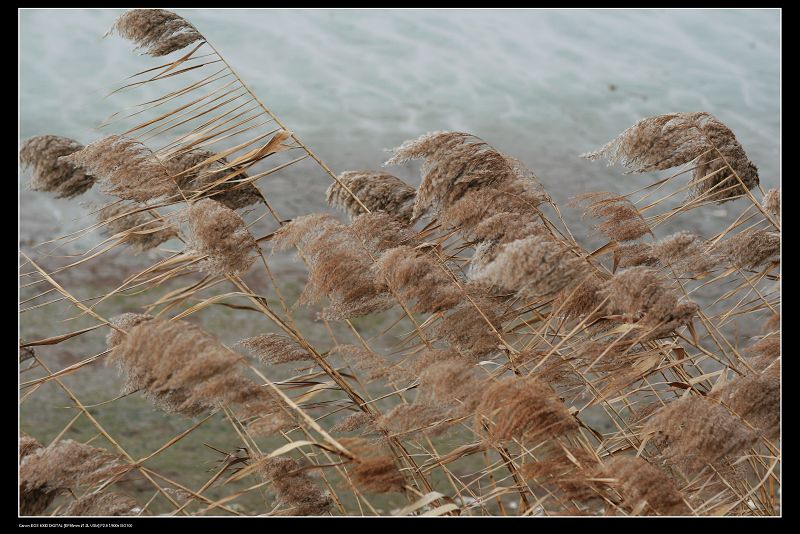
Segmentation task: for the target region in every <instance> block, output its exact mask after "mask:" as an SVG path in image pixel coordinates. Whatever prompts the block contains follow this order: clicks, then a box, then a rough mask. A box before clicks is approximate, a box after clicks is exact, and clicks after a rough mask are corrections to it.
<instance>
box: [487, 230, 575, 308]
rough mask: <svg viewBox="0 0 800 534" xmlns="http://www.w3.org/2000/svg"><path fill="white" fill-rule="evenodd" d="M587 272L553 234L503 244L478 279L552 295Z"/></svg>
mask: <svg viewBox="0 0 800 534" xmlns="http://www.w3.org/2000/svg"><path fill="white" fill-rule="evenodd" d="M585 273H586V266H585V264H584V263H583V261H582V260H581V258H580V257H578V256H576V255H575V254H573V253H572V252H571V251H570V249H568V248H567V247H565V246H564V245H563V244H561V243H560V242H557V241H555V240H554V239H552V238H550V237H545V236H532V237H526V238H525V239H518V240H517V241H512V242H511V243H508V244H506V245H503V246H502V247H501V249H500V251H499V252H498V253H497V256H496V257H495V258H494V260H492V261H491V262H489V263H488V264H487V265H486V266H485V267H483V268H482V269H480V270H479V271H478V272H477V273H476V274H475V279H476V280H478V281H485V282H488V283H491V284H494V285H496V286H498V287H500V288H502V289H506V290H510V291H516V292H517V293H519V294H520V295H525V296H529V297H542V296H547V295H552V294H554V293H556V292H558V291H559V290H561V289H563V288H564V287H565V286H569V285H570V284H574V283H576V282H577V281H578V280H579V279H580V278H581V277H582V276H584V275H585Z"/></svg>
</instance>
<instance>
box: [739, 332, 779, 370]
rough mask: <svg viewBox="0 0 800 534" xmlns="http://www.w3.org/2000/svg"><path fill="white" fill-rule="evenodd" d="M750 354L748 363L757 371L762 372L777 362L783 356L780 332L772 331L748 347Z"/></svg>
mask: <svg viewBox="0 0 800 534" xmlns="http://www.w3.org/2000/svg"><path fill="white" fill-rule="evenodd" d="M747 352H748V353H749V354H750V356H749V357H748V358H747V361H748V363H749V364H750V366H751V367H753V368H754V369H755V370H756V371H758V372H761V371H764V370H765V369H767V368H768V367H770V366H771V365H772V364H773V363H775V362H777V361H778V360H779V358H780V357H781V339H780V334H779V332H777V333H776V332H772V333H769V334H767V335H766V336H764V337H762V338H761V339H759V340H758V341H756V342H755V343H753V344H752V345H750V346H749V347H748V348H747Z"/></svg>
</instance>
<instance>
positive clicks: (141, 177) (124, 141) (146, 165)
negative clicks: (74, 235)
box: [59, 135, 178, 202]
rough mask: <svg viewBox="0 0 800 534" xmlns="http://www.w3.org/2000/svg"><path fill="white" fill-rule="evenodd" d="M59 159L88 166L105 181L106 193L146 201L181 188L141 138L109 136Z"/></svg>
mask: <svg viewBox="0 0 800 534" xmlns="http://www.w3.org/2000/svg"><path fill="white" fill-rule="evenodd" d="M59 161H63V162H65V163H68V164H70V165H76V166H80V167H83V168H84V169H86V172H89V173H91V174H93V175H94V176H96V177H97V179H98V180H100V181H101V186H102V189H103V192H104V193H107V194H109V195H113V196H115V197H119V198H121V199H123V200H133V201H135V202H145V201H147V200H152V199H155V198H159V197H163V196H165V195H175V194H177V193H178V187H177V186H176V185H175V182H174V181H173V180H172V178H171V177H170V175H169V173H168V172H167V169H166V168H165V167H164V166H163V165H162V164H161V163H160V162H159V161H158V159H156V157H155V156H154V155H153V152H152V151H151V150H150V149H149V148H147V147H146V146H144V145H143V144H142V143H140V142H139V141H136V140H134V139H130V138H128V137H124V136H121V135H109V136H108V137H104V138H103V139H100V140H98V141H95V142H94V143H91V144H89V145H87V146H86V147H84V148H83V149H81V150H79V151H77V152H73V153H72V154H70V155H68V156H62V157H61V158H60V159H59Z"/></svg>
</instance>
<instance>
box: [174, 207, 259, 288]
mask: <svg viewBox="0 0 800 534" xmlns="http://www.w3.org/2000/svg"><path fill="white" fill-rule="evenodd" d="M189 228H190V236H189V242H188V244H187V245H188V250H189V251H191V252H195V253H198V254H201V255H204V256H207V257H206V258H205V259H203V260H202V262H201V269H202V270H204V271H207V272H210V273H214V274H217V275H220V276H222V275H228V274H234V275H237V274H243V273H245V272H247V271H248V270H249V269H250V267H252V266H253V263H254V262H255V261H256V257H257V255H258V244H257V243H256V240H255V238H254V237H253V234H251V233H250V229H249V228H247V225H246V224H245V222H244V220H242V218H241V217H240V216H239V214H237V213H236V212H235V211H233V210H232V209H230V208H226V207H225V206H223V205H222V204H220V203H219V202H216V201H214V200H211V199H208V198H204V199H202V200H199V201H197V202H195V203H194V204H192V205H191V206H190V207H189Z"/></svg>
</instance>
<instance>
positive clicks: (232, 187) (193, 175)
mask: <svg viewBox="0 0 800 534" xmlns="http://www.w3.org/2000/svg"><path fill="white" fill-rule="evenodd" d="M214 156H215V153H214V152H211V151H209V150H205V149H201V148H195V149H192V150H189V151H187V152H180V153H178V154H175V155H173V156H170V157H169V158H166V159H163V160H162V161H161V163H162V164H163V165H164V167H166V169H167V171H168V172H169V174H170V175H171V176H172V177H173V178H174V180H175V182H176V183H177V184H178V187H180V188H181V189H183V190H185V191H191V192H192V194H194V193H200V192H203V193H204V196H208V197H210V198H211V199H212V200H216V201H217V202H219V203H220V204H222V205H223V206H225V207H227V208H230V209H232V210H235V209H241V208H246V207H247V206H250V205H252V204H256V203H258V202H263V201H264V197H263V196H262V195H261V192H260V191H259V190H258V188H257V187H256V186H255V185H253V184H252V183H247V184H242V183H237V182H233V181H232V180H243V179H245V178H247V173H246V172H245V171H244V170H243V169H242V167H240V166H236V165H234V166H233V167H230V166H229V164H228V160H227V159H226V158H224V157H219V158H218V159H216V160H213V161H211V162H209V163H205V164H203V165H201V164H202V163H203V162H206V161H207V160H209V159H210V158H212V157H214ZM228 176H230V177H229V178H228V179H227V180H226V181H225V182H222V183H220V184H216V185H214V184H215V182H217V181H218V180H221V179H223V178H225V177H228ZM186 196H189V195H186Z"/></svg>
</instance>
